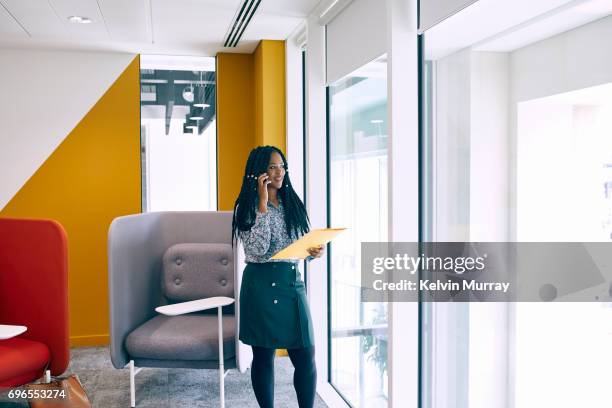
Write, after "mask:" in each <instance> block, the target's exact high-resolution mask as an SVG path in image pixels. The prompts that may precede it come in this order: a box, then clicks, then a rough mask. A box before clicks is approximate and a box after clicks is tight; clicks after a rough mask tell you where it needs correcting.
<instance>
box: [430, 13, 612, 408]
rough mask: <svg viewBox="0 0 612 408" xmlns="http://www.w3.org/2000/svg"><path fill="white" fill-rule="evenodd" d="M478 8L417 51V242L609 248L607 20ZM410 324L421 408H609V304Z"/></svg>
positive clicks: (470, 314)
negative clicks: (420, 211) (417, 343)
mask: <svg viewBox="0 0 612 408" xmlns="http://www.w3.org/2000/svg"><path fill="white" fill-rule="evenodd" d="M479 3H480V5H479ZM484 3H485V2H476V3H474V4H473V5H472V6H470V7H469V8H468V9H466V10H464V11H463V12H460V13H458V14H457V15H455V16H453V17H451V18H449V19H448V20H446V21H444V22H442V23H440V24H439V25H437V26H435V27H433V28H432V29H430V30H428V31H426V32H425V34H424V36H423V37H424V39H423V41H424V61H423V76H422V78H423V83H422V84H421V85H422V87H423V91H424V92H423V95H424V97H425V99H424V101H423V108H424V109H423V113H424V115H425V117H424V119H425V120H424V125H425V126H424V135H423V136H424V138H423V140H424V143H423V148H424V151H423V158H424V163H423V169H422V170H423V171H422V175H423V179H422V183H423V186H424V188H423V191H424V196H423V197H422V200H423V203H424V208H426V211H425V212H424V217H423V219H422V223H423V224H422V225H423V228H422V230H423V231H424V235H425V240H426V241H578V242H580V241H585V242H588V241H610V240H612V200H611V199H610V196H611V193H610V191H612V190H611V189H610V188H611V186H612V173H611V171H610V169H611V168H612V164H611V163H612V139H611V138H610V134H611V132H612V120H611V119H610V118H612V115H611V113H612V97H611V95H612V93H611V92H610V90H611V89H612V88H611V87H612V53H610V52H609V49H610V48H609V46H608V45H607V41H608V38H609V33H610V32H611V31H612V16H610V15H609V14H610V12H612V5H610V3H609V2H607V3H606V2H599V1H582V2H570V3H571V4H570V3H567V2H566V3H567V4H564V5H563V6H560V7H558V8H550V6H547V7H549V9H542V7H543V5H542V4H541V3H540V4H537V5H536V4H533V5H531V6H525V7H524V8H521V13H512V12H509V11H508V10H507V9H506V8H505V7H506V6H507V5H508V3H507V2H503V1H498V2H497V7H493V8H490V9H489V10H488V12H487V13H486V14H478V12H479V10H481V9H479V7H481V5H482V4H484ZM489 3H495V2H489ZM504 3H505V4H504ZM557 3H558V2H557ZM536 6H537V7H536ZM483 7H484V6H483ZM530 7H532V8H534V10H533V12H531V11H530ZM530 13H531V14H530ZM470 15H472V16H476V15H478V19H477V20H474V21H470V19H469V16H470ZM484 20H486V24H483V21H484ZM466 38H471V40H470V41H468V42H467V43H461V41H463V40H464V39H466ZM422 317H423V318H422V327H421V330H422V344H423V347H422V363H423V365H422V373H423V389H422V392H423V396H424V398H423V401H424V406H425V407H430V408H446V407H449V406H453V407H458V408H462V407H463V408H467V407H470V408H481V407H482V408H484V407H497V406H515V407H532V406H533V407H536V406H551V407H553V406H554V407H568V408H569V407H576V406H593V407H594V406H604V405H606V403H607V401H609V395H606V393H607V392H606V390H607V385H606V379H608V378H609V376H608V374H607V371H606V367H609V365H610V363H612V349H610V347H609V344H611V342H612V330H611V327H612V325H611V322H612V307H611V305H610V304H609V303H581V304H576V303H550V304H545V303H541V304H540V303H516V304H492V303H482V304H475V303H470V304H442V303H438V304H424V305H423V316H422Z"/></svg>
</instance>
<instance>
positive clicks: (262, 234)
mask: <svg viewBox="0 0 612 408" xmlns="http://www.w3.org/2000/svg"><path fill="white" fill-rule="evenodd" d="M257 205H259V204H258V203H257ZM240 238H241V239H242V242H243V244H244V254H245V262H254V263H264V262H282V261H283V260H280V259H270V257H271V256H272V255H274V254H275V253H277V252H278V251H280V250H281V249H283V248H285V247H286V246H288V245H289V244H291V243H292V242H293V241H295V240H296V239H298V237H296V236H294V235H293V234H292V236H289V234H288V233H287V227H286V224H285V209H284V207H283V202H282V201H281V198H280V197H278V208H277V207H275V206H274V204H272V203H271V202H270V201H268V212H266V213H263V214H262V213H260V212H259V210H256V211H255V223H254V224H253V226H252V227H251V229H250V230H249V231H240ZM311 259H313V258H312V257H311V256H308V258H306V260H307V261H309V260H311ZM284 262H293V263H298V262H300V261H299V260H297V259H286V260H284Z"/></svg>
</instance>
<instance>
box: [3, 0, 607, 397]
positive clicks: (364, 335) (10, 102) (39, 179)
mask: <svg viewBox="0 0 612 408" xmlns="http://www.w3.org/2000/svg"><path fill="white" fill-rule="evenodd" d="M247 13H250V14H247ZM611 14H612V1H610V0H537V1H527V0H515V1H512V2H508V1H504V0H477V1H474V0H467V1H466V0H421V1H416V0H322V1H320V2H319V1H317V0H295V1H279V0H261V1H259V0H256V1H251V0H245V1H242V0H227V1H215V0H197V1H196V0H179V1H169V0H142V1H115V0H86V1H76V0H50V1H48V2H40V1H36V0H0V90H1V94H2V97H1V98H0V117H1V118H2V125H3V126H2V130H1V131H0V169H1V171H0V172H1V174H2V176H1V179H0V217H6V218H25V219H52V220H56V221H57V222H59V223H60V224H61V225H62V226H63V228H64V229H65V231H66V236H67V245H68V271H69V274H68V289H69V290H68V297H67V299H68V311H69V321H68V326H69V344H70V347H71V349H70V355H71V365H70V367H69V372H74V373H76V374H80V375H81V377H82V379H83V380H84V381H83V383H84V388H85V390H86V391H87V392H88V394H89V397H90V399H91V400H92V402H93V404H94V406H100V407H105V406H127V404H128V403H129V375H128V373H127V372H126V370H118V369H115V368H113V367H112V365H111V363H110V356H109V352H108V347H109V342H110V341H111V340H110V336H109V334H110V313H109V282H108V278H109V272H108V271H109V265H108V242H107V240H108V233H109V227H110V225H111V222H112V221H113V220H114V219H115V218H117V217H121V216H125V215H129V214H138V213H153V212H161V211H231V210H232V209H233V205H234V200H235V198H236V197H237V194H238V192H239V189H240V184H241V179H242V175H243V170H244V163H245V162H246V158H247V156H248V153H249V151H250V150H251V149H252V148H253V147H255V146H258V145H266V144H270V145H276V146H278V147H279V148H281V149H282V150H283V151H284V152H285V153H286V156H287V160H288V164H289V169H290V172H291V178H292V183H293V185H294V188H295V189H296V191H297V192H298V194H299V195H300V196H301V197H302V199H303V201H304V202H305V204H306V207H307V209H308V213H309V216H310V220H311V223H312V226H313V227H327V226H330V227H348V230H347V232H346V233H345V234H343V235H341V236H340V237H339V238H338V239H337V240H335V241H334V242H333V243H332V244H330V245H329V247H328V251H327V252H326V254H325V256H324V257H323V258H322V259H321V260H317V261H315V262H312V263H310V264H308V265H302V270H303V273H304V276H305V281H306V285H307V288H308V298H309V303H310V307H311V312H312V317H313V322H314V325H315V333H316V338H315V342H316V361H317V370H318V385H317V394H318V400H317V404H318V405H317V406H329V407H347V406H350V407H367V408H370V407H393V408H399V407H402V408H404V407H406V408H409V407H414V408H417V407H419V408H421V407H423V408H496V407H500V408H506V407H507V408H530V407H556V408H557V407H559V408H560V407H568V408H569V407H602V406H607V404H609V401H610V396H609V383H610V375H609V368H610V367H611V366H612V349H611V348H610V344H611V341H612V303H608V302H596V303H595V302H593V303H587V302H582V303H572V302H567V303H561V302H559V303H556V302H555V303H420V304H419V303H402V302H381V303H374V302H362V299H361V290H360V289H361V288H360V245H361V242H368V241H408V242H414V241H479V242H480V241H502V242H505V241H517V242H518V241H543V242H551V241H584V242H599V241H601V242H607V241H610V240H611V239H612V138H611V137H610V134H611V132H612V47H610V45H609V39H610V38H612V16H611ZM77 17H80V20H81V21H78V20H79V18H77ZM83 18H88V19H89V20H90V21H89V22H87V21H84V19H83ZM3 255H6V254H3ZM3 262H4V263H3ZM6 264H7V263H6V261H2V260H0V265H6ZM2 273H3V271H2V268H0V276H2ZM11 279H12V277H10V276H4V277H0V284H2V285H3V287H2V288H0V293H9V292H10V291H11ZM32 285H34V286H35V285H36V283H35V282H32ZM41 293H42V294H43V295H42V296H44V289H43V290H42V291H41ZM3 297H4V298H5V300H4V301H3V300H2V298H3ZM6 299H8V297H7V296H6V295H5V296H0V325H1V324H5V323H10V321H9V320H10V319H11V304H10V303H9V302H8V301H7V300H6ZM3 320H4V321H3ZM26 333H27V332H26ZM3 341H4V340H0V364H1V362H2V352H3V348H2V342H3ZM75 359H78V361H77V362H75ZM278 360H280V361H278ZM283 360H284V362H283ZM286 360H288V358H286V357H283V356H282V355H279V356H278V357H277V364H285V365H286V367H288V368H286V370H285V371H279V372H278V373H286V374H287V375H289V376H290V374H291V371H290V365H289V363H288V362H287V361H286ZM96 364H99V365H96ZM173 370H174V371H173ZM179 371H180V370H179V369H146V370H145V371H144V372H145V373H146V372H148V373H152V374H139V376H137V377H136V382H137V384H136V389H137V396H138V395H140V396H141V397H140V398H139V400H138V399H137V406H163V405H160V404H161V403H160V402H159V400H156V398H158V397H156V396H155V395H158V394H153V395H154V396H153V397H151V395H152V394H150V393H149V394H148V393H147V392H148V391H147V389H148V390H149V391H150V390H151V389H153V388H160V389H163V391H162V392H161V393H160V394H159V395H164V397H163V398H165V401H167V402H166V403H167V404H168V406H186V407H187V406H189V407H192V406H203V407H208V406H216V405H218V404H219V396H218V387H219V383H218V381H219V379H218V377H217V376H216V375H215V374H214V373H212V374H199V373H197V374H193V376H199V377H189V378H188V379H187V377H181V376H182V375H183V374H179ZM192 371H196V372H199V371H209V370H192ZM0 373H2V369H0ZM181 373H182V371H181ZM278 373H277V377H278V376H282V374H278ZM173 375H174V376H175V377H176V378H178V380H176V378H175V381H176V382H177V383H180V382H181V381H183V380H185V381H193V382H192V383H190V385H191V386H190V387H189V389H188V391H185V389H182V388H180V387H178V386H177V387H172V386H170V385H171V383H172V376H173ZM110 376H114V377H113V382H109V381H107V380H105V379H108V378H110ZM143 376H144V377H143ZM156 376H157V377H156ZM156 378H157V379H156ZM160 378H161V380H160ZM194 378H196V379H195V380H194ZM3 380H5V379H3V378H0V383H1V382H2V381H3ZM277 380H279V381H280V380H281V379H278V378H277ZM225 381H226V383H225V385H226V391H225V392H226V394H225V398H226V399H227V406H238V405H241V406H254V407H255V406H257V405H256V402H255V399H254V396H253V395H252V394H248V393H249V392H251V391H250V388H249V387H250V382H249V378H248V374H245V373H240V372H238V371H237V370H233V371H232V372H230V374H228V376H227V378H226V379H225ZM109 384H113V386H115V387H116V388H110V387H109ZM243 386H244V387H246V389H243V388H244V387H243ZM279 390H280V391H282V392H285V393H286V394H287V395H286V396H283V395H281V397H282V399H281V400H280V402H279V406H288V407H293V406H297V402H296V401H295V396H294V395H292V394H291V393H292V392H293V390H292V388H291V387H290V378H288V379H286V384H284V388H283V387H280V388H279ZM283 390H284V391H283ZM282 392H281V394H282ZM239 393H240V395H241V396H244V395H246V397H244V398H245V399H232V394H234V395H238V394H239ZM244 393H246V394H244ZM0 395H1V396H0V404H13V403H17V402H15V401H11V400H9V399H8V397H7V394H6V392H3V393H2V394H0ZM249 395H250V397H249ZM137 398H138V397H137ZM147 398H149V399H147ZM156 404H157V405H156ZM249 404H250V405H249ZM283 404H285V405H283Z"/></svg>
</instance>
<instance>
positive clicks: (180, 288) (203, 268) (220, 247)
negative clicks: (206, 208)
mask: <svg viewBox="0 0 612 408" xmlns="http://www.w3.org/2000/svg"><path fill="white" fill-rule="evenodd" d="M162 292H163V294H164V296H165V297H166V299H168V300H169V301H171V302H185V301H189V300H196V299H202V298H207V297H212V296H228V297H234V254H233V250H232V246H231V245H230V244H197V243H185V244H175V245H172V246H171V247H170V248H168V249H167V250H166V253H165V254H164V258H163V268H162Z"/></svg>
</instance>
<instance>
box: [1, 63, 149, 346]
mask: <svg viewBox="0 0 612 408" xmlns="http://www.w3.org/2000/svg"><path fill="white" fill-rule="evenodd" d="M139 77H140V73H139V60H138V57H136V58H135V59H134V60H133V61H132V62H131V64H130V65H129V66H128V67H127V68H126V69H125V71H124V72H123V73H122V74H121V76H120V77H119V78H118V79H117V80H116V81H115V83H114V84H113V85H112V86H111V87H110V88H109V89H108V90H107V91H106V93H105V94H104V96H103V97H102V98H100V100H99V101H98V102H97V103H96V105H95V106H94V107H93V108H92V109H91V110H90V111H89V112H88V113H87V115H86V116H85V117H83V119H82V120H81V121H80V122H79V123H78V125H77V126H76V127H75V128H74V129H73V130H72V132H71V133H70V134H69V135H68V136H67V137H66V138H65V139H64V141H63V142H62V143H61V144H60V145H59V146H58V147H57V149H56V150H55V151H54V152H53V153H52V154H51V155H50V156H49V158H48V159H47V160H46V161H45V162H44V164H43V165H42V166H41V167H40V168H39V169H38V170H37V171H36V173H34V174H33V175H32V177H31V178H30V179H29V180H28V181H27V183H26V184H25V185H24V186H23V187H22V188H21V189H20V190H19V192H18V193H17V194H16V195H15V196H14V197H13V198H12V200H11V201H10V202H9V203H8V204H7V205H6V206H5V207H4V209H3V210H2V211H1V212H0V216H7V217H24V218H51V219H55V220H57V221H59V222H60V223H61V224H62V225H63V226H64V228H65V229H66V232H67V234H68V257H69V264H68V265H69V271H68V273H69V306H70V342H71V344H72V345H96V344H107V343H108V331H109V312H108V291H107V288H108V283H107V276H108V267H107V236H108V227H109V225H110V223H111V221H112V220H113V219H114V218H115V217H118V216H121V215H126V214H134V213H138V212H140V89H139V88H140V85H139V81H140V79H139Z"/></svg>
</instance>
